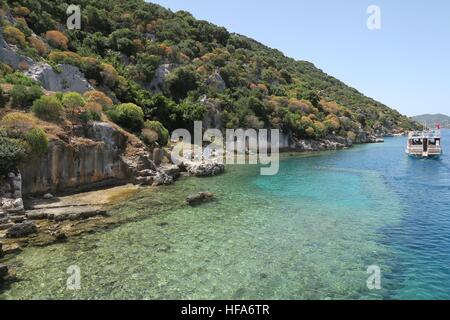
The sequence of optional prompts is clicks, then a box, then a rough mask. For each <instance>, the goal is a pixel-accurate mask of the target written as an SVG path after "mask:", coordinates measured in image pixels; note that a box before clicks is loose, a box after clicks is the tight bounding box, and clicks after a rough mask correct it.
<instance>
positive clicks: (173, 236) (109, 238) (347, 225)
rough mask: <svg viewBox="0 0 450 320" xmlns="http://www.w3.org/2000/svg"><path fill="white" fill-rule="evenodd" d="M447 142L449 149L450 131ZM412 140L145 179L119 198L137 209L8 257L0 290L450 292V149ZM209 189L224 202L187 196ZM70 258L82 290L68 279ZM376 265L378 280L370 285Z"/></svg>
mask: <svg viewBox="0 0 450 320" xmlns="http://www.w3.org/2000/svg"><path fill="white" fill-rule="evenodd" d="M444 142H445V143H446V146H445V148H446V150H450V145H449V142H450V134H449V132H448V131H447V132H445V136H444ZM405 143H406V140H405V138H389V139H387V140H386V143H385V144H376V145H364V146H358V147H355V148H353V149H351V150H346V151H339V152H325V153H320V154H315V155H308V156H305V155H303V156H299V155H295V156H290V155H285V156H284V157H283V160H282V163H281V170H280V173H279V174H278V175H276V176H272V177H262V176H260V175H259V168H258V167H256V166H230V167H228V170H227V173H226V174H225V175H223V176H220V177H216V178H207V179H196V178H189V179H182V180H181V181H179V182H177V184H176V185H174V186H170V187H165V188H159V189H145V190H142V191H140V192H139V193H138V194H137V195H135V196H133V198H132V199H130V200H129V201H127V202H126V203H123V204H122V205H120V206H117V207H115V208H114V209H113V210H112V214H113V215H115V216H118V217H123V218H127V217H134V218H136V217H137V218H138V219H136V220H137V221H134V222H130V223H126V224H123V225H121V226H119V227H117V228H115V229H113V230H109V231H102V232H98V233H95V234H90V235H86V236H83V237H81V238H77V239H71V240H70V241H69V242H68V243H65V244H58V245H53V246H50V247H46V248H27V249H26V250H25V251H24V252H23V253H22V254H21V255H19V256H17V257H16V258H14V260H12V261H11V263H12V264H13V265H14V266H15V267H16V269H17V273H18V277H19V279H20V280H21V281H19V282H17V283H14V284H13V285H12V286H11V287H10V288H7V289H4V290H3V292H2V293H1V294H0V298H3V299H12V298H19V299H24V298H32V299H38V298H52V299H59V298H66V299H84V298H87V299H417V298H418V299H426V298H436V299H441V298H442V299H443V298H450V289H448V288H450V278H449V277H450V270H449V268H450V249H449V248H450V233H449V230H450V210H449V209H450V208H449V199H450V170H449V169H450V163H449V158H448V156H446V155H444V156H443V157H442V159H441V160H413V159H409V158H408V157H407V156H406V155H405V154H404V148H405ZM449 152H450V151H449ZM205 190H207V191H211V192H213V193H214V194H215V195H216V198H217V200H216V201H214V202H211V203H208V204H204V205H202V206H198V207H195V208H191V207H189V206H187V205H185V204H184V199H185V197H186V196H187V195H189V194H192V193H195V192H199V191H205ZM71 265H77V266H78V267H79V268H80V270H81V290H79V291H70V290H67V289H66V280H67V278H68V276H69V275H68V274H66V270H67V268H68V267H69V266H71ZM371 265H377V266H379V267H380V268H381V271H382V289H381V290H374V291H371V290H369V289H368V288H367V285H366V280H367V278H368V275H367V273H366V270H367V268H368V267H369V266H371Z"/></svg>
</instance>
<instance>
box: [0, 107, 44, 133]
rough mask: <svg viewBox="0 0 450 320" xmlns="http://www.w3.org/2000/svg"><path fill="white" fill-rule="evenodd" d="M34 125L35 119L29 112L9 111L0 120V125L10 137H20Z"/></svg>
mask: <svg viewBox="0 0 450 320" xmlns="http://www.w3.org/2000/svg"><path fill="white" fill-rule="evenodd" d="M35 125H36V119H35V118H34V117H33V116H32V115H31V114H29V113H25V112H9V113H7V114H6V115H5V116H4V117H3V118H2V120H1V121H0V126H1V128H2V129H3V130H4V132H5V133H6V134H7V135H8V136H9V137H11V138H22V137H23V135H24V134H25V133H26V132H28V131H30V130H31V129H32V128H33V127H34V126H35Z"/></svg>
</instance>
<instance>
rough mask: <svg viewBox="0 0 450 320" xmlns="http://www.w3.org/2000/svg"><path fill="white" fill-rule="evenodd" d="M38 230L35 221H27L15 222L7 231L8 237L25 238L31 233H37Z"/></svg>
mask: <svg viewBox="0 0 450 320" xmlns="http://www.w3.org/2000/svg"><path fill="white" fill-rule="evenodd" d="M37 231H38V228H37V226H36V225H35V224H34V223H32V222H30V221H26V222H22V223H18V224H15V225H13V226H12V227H11V228H9V229H8V230H7V231H6V237H7V238H23V237H26V236H29V235H30V234H34V233H37Z"/></svg>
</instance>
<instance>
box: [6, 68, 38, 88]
mask: <svg viewBox="0 0 450 320" xmlns="http://www.w3.org/2000/svg"><path fill="white" fill-rule="evenodd" d="M2 82H4V83H10V84H14V85H22V86H27V87H31V86H34V85H39V83H38V82H37V81H35V80H33V79H30V78H28V77H27V76H26V75H24V74H23V73H21V72H19V71H16V72H14V73H10V74H6V75H5V76H4V77H3V81H2Z"/></svg>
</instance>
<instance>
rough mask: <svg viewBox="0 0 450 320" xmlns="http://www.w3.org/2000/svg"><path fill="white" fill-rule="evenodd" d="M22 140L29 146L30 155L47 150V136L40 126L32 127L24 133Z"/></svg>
mask: <svg viewBox="0 0 450 320" xmlns="http://www.w3.org/2000/svg"><path fill="white" fill-rule="evenodd" d="M24 140H25V141H26V142H27V145H28V146H29V152H30V153H31V154H32V155H42V154H44V153H45V152H47V149H48V138H47V135H46V134H45V131H44V130H42V129H41V128H33V129H31V130H30V131H28V132H27V133H25V135H24Z"/></svg>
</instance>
